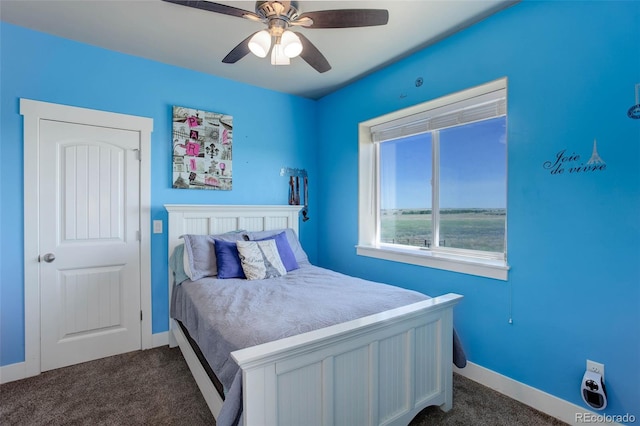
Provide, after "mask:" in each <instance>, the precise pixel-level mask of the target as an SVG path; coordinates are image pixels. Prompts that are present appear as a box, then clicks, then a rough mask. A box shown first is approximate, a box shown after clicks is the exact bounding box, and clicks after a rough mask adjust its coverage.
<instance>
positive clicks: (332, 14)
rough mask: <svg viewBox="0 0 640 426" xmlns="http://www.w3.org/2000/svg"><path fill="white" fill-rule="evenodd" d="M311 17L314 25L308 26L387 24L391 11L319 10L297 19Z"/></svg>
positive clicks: (344, 26)
mask: <svg viewBox="0 0 640 426" xmlns="http://www.w3.org/2000/svg"><path fill="white" fill-rule="evenodd" d="M304 18H310V19H312V20H313V25H311V26H309V27H307V28H352V27H373V26H376V25H386V24H387V22H389V11H388V10H385V9H339V10H318V11H316V12H307V13H303V14H302V15H300V17H299V18H298V19H297V20H300V19H304Z"/></svg>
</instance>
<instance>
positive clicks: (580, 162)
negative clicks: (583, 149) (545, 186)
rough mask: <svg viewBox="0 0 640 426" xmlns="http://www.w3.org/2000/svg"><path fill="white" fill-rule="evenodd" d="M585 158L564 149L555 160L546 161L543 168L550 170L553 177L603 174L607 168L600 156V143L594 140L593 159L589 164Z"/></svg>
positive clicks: (556, 155)
mask: <svg viewBox="0 0 640 426" xmlns="http://www.w3.org/2000/svg"><path fill="white" fill-rule="evenodd" d="M585 158H586V157H582V156H581V155H580V154H576V153H575V152H573V151H572V152H569V151H568V150H566V149H563V150H561V151H558V152H557V153H556V154H555V155H554V156H553V159H551V160H547V161H545V162H544V163H543V164H542V167H543V168H544V169H545V170H549V173H551V174H552V175H561V174H565V173H567V174H580V173H593V172H602V171H604V170H605V169H606V168H607V163H605V162H604V160H603V159H602V158H600V154H598V143H597V141H596V140H595V139H594V140H593V150H592V151H591V157H590V158H589V160H588V161H587V162H585V160H584V159H585Z"/></svg>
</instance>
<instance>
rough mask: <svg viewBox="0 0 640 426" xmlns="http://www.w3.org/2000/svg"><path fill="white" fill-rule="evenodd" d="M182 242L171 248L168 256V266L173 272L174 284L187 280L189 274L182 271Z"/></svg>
mask: <svg viewBox="0 0 640 426" xmlns="http://www.w3.org/2000/svg"><path fill="white" fill-rule="evenodd" d="M183 258H184V244H179V245H177V246H176V248H175V249H173V253H171V257H170V258H169V267H170V268H171V271H172V272H173V282H174V283H175V285H180V284H182V282H183V281H185V280H188V279H189V276H188V275H187V274H186V273H185V271H184V262H183Z"/></svg>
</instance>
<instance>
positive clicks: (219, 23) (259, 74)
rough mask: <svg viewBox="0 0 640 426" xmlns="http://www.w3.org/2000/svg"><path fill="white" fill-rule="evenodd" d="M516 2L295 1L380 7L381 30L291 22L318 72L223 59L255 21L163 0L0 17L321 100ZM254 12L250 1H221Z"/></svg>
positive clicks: (24, 6) (36, 7)
mask: <svg viewBox="0 0 640 426" xmlns="http://www.w3.org/2000/svg"><path fill="white" fill-rule="evenodd" d="M515 2H517V1H513V0H440V1H427V0H411V1H407V0H403V1H395V0H393V1H392V0H389V1H362V0H361V1H301V2H300V10H301V12H310V11H315V10H325V9H360V8H365V9H366V8H372V9H387V10H388V11H389V23H388V24H387V25H385V26H379V27H365V28H346V29H307V28H303V27H297V28H296V31H300V32H302V33H304V34H305V35H306V36H307V38H309V40H310V41H311V42H312V43H313V44H314V45H315V46H316V47H317V48H318V49H319V50H320V51H321V52H322V53H323V54H324V56H325V57H326V58H327V60H328V61H329V63H330V64H331V66H332V69H331V70H330V71H328V72H326V73H323V74H320V73H318V72H317V71H315V70H314V69H313V68H311V66H309V65H308V64H307V63H306V62H304V61H303V60H302V59H301V58H295V59H292V61H291V65H289V66H273V65H271V64H270V61H269V58H268V57H267V58H263V59H261V58H258V57H255V56H253V55H251V54H249V55H247V56H246V57H245V58H243V59H241V60H240V61H238V62H237V63H235V64H224V63H222V62H221V61H222V58H224V57H225V56H226V54H227V53H228V52H229V51H230V50H231V49H233V48H234V47H235V46H236V45H237V44H238V43H240V42H241V41H242V40H244V39H245V38H246V37H247V36H249V35H250V34H252V33H253V32H255V31H258V30H260V29H261V28H262V27H263V24H261V23H256V22H252V21H249V20H246V19H242V18H237V17H233V16H227V15H222V14H218V13H213V12H208V11H204V10H198V9H194V8H190V7H185V6H180V5H175V4H172V3H167V2H164V1H161V0H128V1H123V0H110V1H108V0H45V1H38V0H0V19H1V20H3V21H6V22H9V23H12V24H15V25H19V26H23V27H27V28H30V29H34V30H37V31H42V32H45V33H49V34H54V35H57V36H60V37H63V38H67V39H71V40H77V41H80V42H83V43H87V44H90V45H94V46H99V47H103V48H106V49H110V50H114V51H118V52H122V53H126V54H130V55H134V56H139V57H143V58H148V59H152V60H155V61H159V62H163V63H166V64H172V65H177V66H180V67H184V68H189V69H192V70H196V71H200V72H203V73H207V74H214V75H217V76H220V77H224V78H228V79H231V80H236V81H240V82H243V83H248V84H251V85H255V86H259V87H264V88H267V89H271V90H276V91H279V92H285V93H291V94H295V95H300V96H304V97H308V98H312V99H317V98H320V97H322V96H324V95H326V94H328V93H330V92H332V91H334V90H336V89H338V88H340V87H342V86H345V85H346V84H348V83H350V82H353V81H355V80H357V79H359V78H361V77H363V76H365V75H367V74H369V73H371V72H372V71H375V70H377V69H380V68H382V67H383V66H385V65H387V64H389V63H392V62H394V61H396V60H398V59H400V58H403V57H405V56H407V55H409V54H411V53H413V52H416V51H417V50H419V49H422V48H424V47H426V46H428V45H430V44H433V43H435V42H437V41H439V40H441V39H442V38H444V37H446V36H448V35H451V34H453V33H454V32H456V31H459V30H460V29H462V28H465V27H467V26H469V25H472V24H474V23H476V22H478V21H479V20H481V19H484V18H485V17H487V16H489V15H491V14H493V13H496V12H498V11H499V10H502V9H504V8H505V7H508V6H510V5H512V4H514V3H515ZM218 3H222V4H225V5H229V6H234V7H236V8H240V9H245V10H249V11H252V12H253V11H255V2H253V1H219V2H218Z"/></svg>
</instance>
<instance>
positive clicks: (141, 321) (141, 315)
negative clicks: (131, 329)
mask: <svg viewBox="0 0 640 426" xmlns="http://www.w3.org/2000/svg"><path fill="white" fill-rule="evenodd" d="M140 322H142V311H140Z"/></svg>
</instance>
